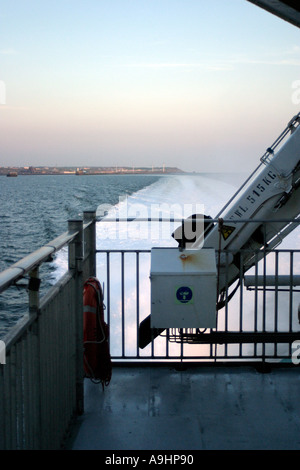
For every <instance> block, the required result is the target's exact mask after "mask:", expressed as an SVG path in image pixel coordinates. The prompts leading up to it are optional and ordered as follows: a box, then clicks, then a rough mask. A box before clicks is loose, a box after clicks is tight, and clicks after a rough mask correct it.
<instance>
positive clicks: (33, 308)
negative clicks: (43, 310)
mask: <svg viewBox="0 0 300 470" xmlns="http://www.w3.org/2000/svg"><path fill="white" fill-rule="evenodd" d="M39 288H40V279H39V267H38V266H37V267H36V268H34V269H33V270H32V271H30V273H29V284H28V291H29V313H30V314H34V313H36V312H37V310H38V309H39V306H40V296H39Z"/></svg>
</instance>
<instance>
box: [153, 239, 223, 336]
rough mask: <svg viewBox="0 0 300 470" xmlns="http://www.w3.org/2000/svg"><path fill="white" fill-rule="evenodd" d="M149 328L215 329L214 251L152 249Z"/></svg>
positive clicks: (215, 276) (215, 277)
mask: <svg viewBox="0 0 300 470" xmlns="http://www.w3.org/2000/svg"><path fill="white" fill-rule="evenodd" d="M150 279H151V327H152V328H215V327H216V298H217V295H216V290H217V269H216V256H215V250H212V249H202V250H184V251H180V250H179V249H178V248H153V249H152V250H151V273H150Z"/></svg>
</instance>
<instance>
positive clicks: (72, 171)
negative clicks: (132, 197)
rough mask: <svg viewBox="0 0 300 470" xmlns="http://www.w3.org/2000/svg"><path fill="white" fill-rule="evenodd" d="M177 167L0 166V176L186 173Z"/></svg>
mask: <svg viewBox="0 0 300 470" xmlns="http://www.w3.org/2000/svg"><path fill="white" fill-rule="evenodd" d="M184 173H185V172H184V171H183V170H180V169H179V168H176V167H165V166H163V167H151V168H148V167H84V168H83V167H57V166H56V167H50V166H39V167H33V166H28V167H27V166H24V167H15V166H14V167H0V176H11V175H12V174H14V176H18V175H77V176H83V175H163V174H184Z"/></svg>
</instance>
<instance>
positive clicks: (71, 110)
mask: <svg viewBox="0 0 300 470" xmlns="http://www.w3.org/2000/svg"><path fill="white" fill-rule="evenodd" d="M299 80H300V31H299V29H298V28H296V27H295V26H292V25H290V24H289V23H286V22H284V21H282V20H280V19H279V18H277V17H275V16H273V15H271V14H269V13H267V12H265V11H264V10H262V9H260V8H258V7H256V6H254V5H253V4H251V3H249V2H248V1H246V0H209V1H205V0H51V1H50V0H0V83H1V84H2V94H3V85H4V86H5V103H3V99H2V104H0V129H1V130H0V133H1V143H0V166H6V165H11V166H13V165H16V166H23V165H35V166H38V165H44V166H47V165H58V166H62V165H72V166H93V165H100V166H110V165H114V166H122V165H126V166H150V167H151V166H152V165H154V166H162V165H163V164H165V165H166V166H177V167H179V168H181V169H183V170H186V171H215V170H217V171H233V170H235V171H241V170H245V171H251V170H253V169H254V168H255V167H256V166H257V165H258V163H259V158H260V157H261V155H262V154H263V153H264V151H265V149H266V148H267V147H269V146H270V145H271V144H272V143H273V142H274V140H275V139H276V138H277V136H278V135H279V134H280V133H281V131H282V130H283V128H284V127H285V125H286V124H287V123H288V121H289V120H290V119H291V118H292V117H293V116H294V115H295V114H297V113H298V112H299V108H300V106H299V103H300V100H299V99H295V96H296V95H295V94H296V93H297V86H298V85H299V84H300V82H299ZM297 82H298V84H297ZM295 87H296V88H295ZM299 88H300V87H299ZM299 95H300V93H298V95H297V96H299ZM2 98H3V96H2Z"/></svg>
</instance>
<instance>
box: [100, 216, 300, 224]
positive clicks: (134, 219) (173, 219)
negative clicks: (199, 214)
mask: <svg viewBox="0 0 300 470" xmlns="http://www.w3.org/2000/svg"><path fill="white" fill-rule="evenodd" d="M184 220H186V218H184V217H181V218H176V217H169V218H168V217H166V218H163V217H115V218H114V217H108V218H106V217H98V218H97V219H96V221H97V222H182V221H184ZM200 220H201V219H200ZM205 221H206V222H207V223H213V224H218V223H220V222H222V223H227V224H239V223H248V222H249V223H262V224H263V223H270V222H272V223H286V224H288V223H291V224H293V223H296V224H299V223H300V217H298V218H296V219H272V220H266V219H255V218H253V219H242V218H241V219H235V220H232V219H223V218H222V219H220V218H219V219H205Z"/></svg>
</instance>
